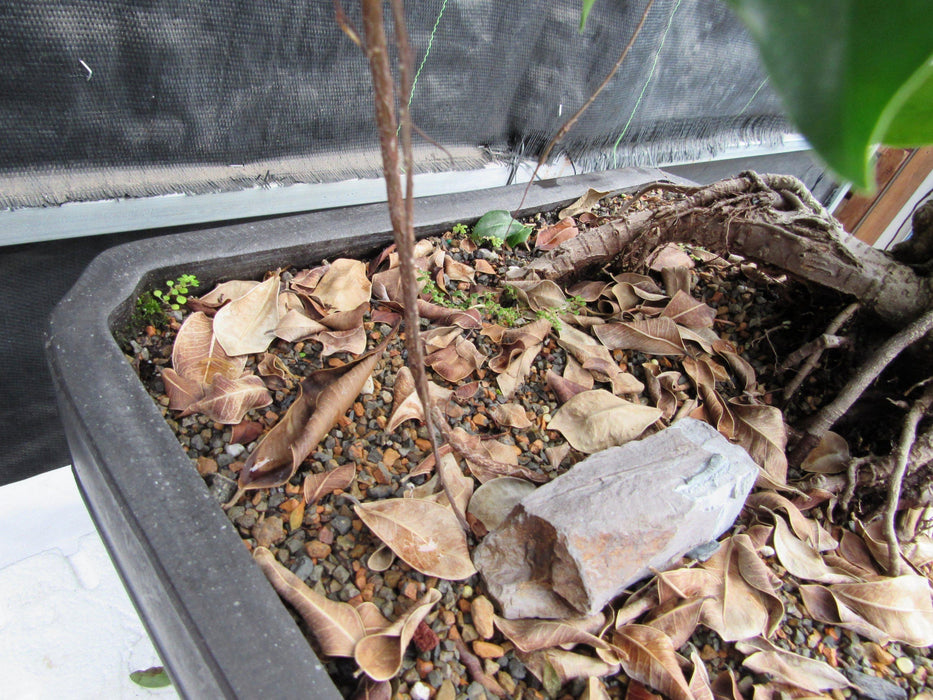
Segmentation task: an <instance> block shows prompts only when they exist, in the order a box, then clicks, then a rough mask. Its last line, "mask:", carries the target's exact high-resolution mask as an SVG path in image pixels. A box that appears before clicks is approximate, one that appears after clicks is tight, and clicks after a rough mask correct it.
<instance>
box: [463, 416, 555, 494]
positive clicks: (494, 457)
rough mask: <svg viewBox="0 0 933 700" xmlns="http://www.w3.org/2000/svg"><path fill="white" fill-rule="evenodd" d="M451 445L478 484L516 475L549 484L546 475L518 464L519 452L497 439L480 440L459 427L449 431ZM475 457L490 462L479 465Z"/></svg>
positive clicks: (512, 446)
mask: <svg viewBox="0 0 933 700" xmlns="http://www.w3.org/2000/svg"><path fill="white" fill-rule="evenodd" d="M450 445H451V447H453V449H454V451H455V452H457V453H458V454H459V455H460V456H461V457H463V459H464V460H466V463H467V466H468V467H469V468H470V472H471V473H472V474H473V476H475V477H476V479H477V480H478V481H479V482H480V483H481V484H485V483H486V482H487V481H490V480H492V479H496V478H499V477H503V476H515V477H519V478H522V479H527V480H528V481H534V482H535V483H540V482H544V481H548V476H547V475H546V474H543V473H541V472H536V471H534V470H532V469H529V468H528V467H523V466H521V465H520V464H519V463H518V452H517V451H516V449H517V448H516V447H515V446H514V445H506V444H505V443H502V442H499V441H498V440H483V439H482V438H480V437H479V436H478V435H471V434H470V433H468V432H467V431H465V430H464V429H463V428H460V427H457V428H454V429H453V430H452V431H451V434H450ZM477 457H482V458H484V459H485V460H490V461H491V463H481V462H480V461H479V460H478V459H477Z"/></svg>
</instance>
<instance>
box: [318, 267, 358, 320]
mask: <svg viewBox="0 0 933 700" xmlns="http://www.w3.org/2000/svg"><path fill="white" fill-rule="evenodd" d="M371 295H372V283H371V282H370V281H369V278H368V277H367V276H366V265H365V263H363V262H361V261H360V260H352V259H349V258H338V259H337V260H334V261H333V262H332V263H331V264H330V267H329V268H328V269H327V272H325V273H324V276H323V277H321V280H320V281H319V282H318V283H317V286H316V287H315V288H314V292H313V297H314V298H315V299H316V300H317V301H318V302H320V303H321V304H322V305H323V306H324V307H326V308H327V309H331V310H334V311H350V310H352V309H355V308H357V307H358V306H359V305H360V304H363V303H366V302H368V301H369V298H370V296H371Z"/></svg>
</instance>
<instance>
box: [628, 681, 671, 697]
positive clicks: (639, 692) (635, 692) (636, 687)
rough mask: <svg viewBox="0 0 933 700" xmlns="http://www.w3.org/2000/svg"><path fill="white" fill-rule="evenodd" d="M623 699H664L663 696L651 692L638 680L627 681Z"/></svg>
mask: <svg viewBox="0 0 933 700" xmlns="http://www.w3.org/2000/svg"><path fill="white" fill-rule="evenodd" d="M625 700H664V698H663V696H661V695H658V694H656V693H652V692H651V691H650V690H648V689H647V688H646V687H645V686H643V685H642V684H641V683H639V682H638V681H632V680H630V681H629V684H628V689H627V690H626V691H625Z"/></svg>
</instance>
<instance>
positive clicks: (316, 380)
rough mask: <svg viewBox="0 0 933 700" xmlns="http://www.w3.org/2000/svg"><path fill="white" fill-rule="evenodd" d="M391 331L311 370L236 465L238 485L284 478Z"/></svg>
mask: <svg viewBox="0 0 933 700" xmlns="http://www.w3.org/2000/svg"><path fill="white" fill-rule="evenodd" d="M391 337H392V334H390V335H389V336H387V337H386V339H385V340H383V342H382V343H381V344H380V345H379V346H378V347H377V348H375V349H374V350H372V351H371V352H369V353H367V354H366V355H363V356H362V357H360V358H358V359H356V360H354V361H352V362H348V363H347V364H345V365H342V366H340V367H329V368H327V369H321V370H317V371H316V372H312V373H311V374H310V375H308V377H307V378H305V379H304V380H303V381H302V382H301V384H300V385H299V386H300V391H299V393H298V397H297V398H296V399H295V401H294V402H292V405H291V406H289V408H288V411H286V413H285V415H284V416H283V417H282V419H281V420H280V421H279V422H278V423H277V424H276V425H275V427H274V428H272V430H270V431H269V432H268V433H266V435H265V437H264V438H263V439H262V441H261V442H260V443H259V445H257V446H256V449H255V450H253V452H252V454H250V456H249V459H247V461H246V464H245V465H244V467H243V469H242V470H241V471H240V478H239V486H240V488H241V489H256V488H270V487H272V486H280V485H281V484H284V483H285V482H286V481H288V480H289V479H290V478H291V477H292V474H294V473H295V470H296V469H298V465H299V464H301V462H302V461H303V460H304V458H305V457H307V456H308V454H310V453H311V451H312V450H313V449H314V448H315V447H316V446H317V444H318V442H320V441H321V439H322V438H323V437H324V436H325V435H326V434H327V433H328V432H329V431H330V429H331V428H332V427H333V425H334V423H336V422H337V419H338V418H340V417H341V416H343V415H344V414H346V412H347V411H348V410H349V408H350V406H352V405H353V401H354V400H355V399H356V397H357V396H358V395H359V393H360V391H361V390H362V388H363V385H364V384H365V383H366V380H367V379H368V378H369V376H370V375H371V374H372V371H373V368H374V367H375V366H376V362H377V361H378V360H379V357H380V356H381V355H382V351H383V350H384V349H385V347H386V345H387V344H388V341H389V339H390V338H391Z"/></svg>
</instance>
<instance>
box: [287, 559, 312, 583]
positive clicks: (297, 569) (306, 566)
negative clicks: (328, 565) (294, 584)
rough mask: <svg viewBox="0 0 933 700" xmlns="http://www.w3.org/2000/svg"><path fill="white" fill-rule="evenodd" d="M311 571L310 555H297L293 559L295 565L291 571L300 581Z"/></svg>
mask: <svg viewBox="0 0 933 700" xmlns="http://www.w3.org/2000/svg"><path fill="white" fill-rule="evenodd" d="M313 571H314V562H313V561H311V558H310V557H298V559H297V560H296V561H295V566H294V568H293V569H292V573H293V574H295V576H297V577H298V578H300V579H301V580H302V581H304V580H305V579H307V578H308V577H309V576H310V575H311V574H312V572H313Z"/></svg>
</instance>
